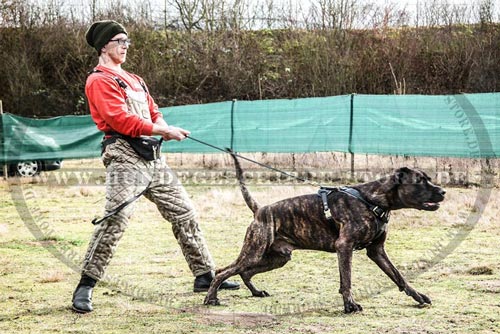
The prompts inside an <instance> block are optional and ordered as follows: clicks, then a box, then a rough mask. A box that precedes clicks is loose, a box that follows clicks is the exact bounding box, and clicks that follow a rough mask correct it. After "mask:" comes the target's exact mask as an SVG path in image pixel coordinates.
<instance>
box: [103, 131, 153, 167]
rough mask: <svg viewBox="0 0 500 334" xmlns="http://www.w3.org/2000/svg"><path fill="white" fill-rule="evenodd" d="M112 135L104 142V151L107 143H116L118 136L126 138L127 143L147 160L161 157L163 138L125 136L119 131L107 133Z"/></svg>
mask: <svg viewBox="0 0 500 334" xmlns="http://www.w3.org/2000/svg"><path fill="white" fill-rule="evenodd" d="M107 135H110V136H112V137H110V138H106V139H105V140H104V141H103V142H102V151H103V152H104V149H105V148H106V145H109V144H111V143H114V142H115V141H116V138H121V139H123V140H125V141H126V142H127V143H129V144H130V146H132V148H133V149H134V151H135V152H136V153H137V154H138V155H140V156H141V157H142V158H144V160H146V161H153V160H156V159H158V158H159V157H160V153H161V142H162V140H161V139H157V138H155V137H136V138H133V137H129V136H124V135H121V134H118V133H110V134H107Z"/></svg>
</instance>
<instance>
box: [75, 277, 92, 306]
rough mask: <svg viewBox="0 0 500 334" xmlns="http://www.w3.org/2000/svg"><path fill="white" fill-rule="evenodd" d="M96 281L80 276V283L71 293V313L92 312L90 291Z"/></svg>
mask: <svg viewBox="0 0 500 334" xmlns="http://www.w3.org/2000/svg"><path fill="white" fill-rule="evenodd" d="M95 284H96V280H94V279H93V278H90V277H88V276H86V275H83V276H82V279H81V280H80V283H79V284H78V286H77V287H76V290H75V292H74V293H73V311H75V312H78V313H89V312H92V310H93V308H92V290H93V289H94V287H95Z"/></svg>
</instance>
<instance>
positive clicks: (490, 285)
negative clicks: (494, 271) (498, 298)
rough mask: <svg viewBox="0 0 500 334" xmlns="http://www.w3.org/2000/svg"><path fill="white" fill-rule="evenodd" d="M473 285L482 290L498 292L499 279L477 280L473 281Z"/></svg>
mask: <svg viewBox="0 0 500 334" xmlns="http://www.w3.org/2000/svg"><path fill="white" fill-rule="evenodd" d="M474 286H475V287H476V288H479V289H480V290H481V291H482V292H490V293H500V280H494V281H479V282H475V283H474Z"/></svg>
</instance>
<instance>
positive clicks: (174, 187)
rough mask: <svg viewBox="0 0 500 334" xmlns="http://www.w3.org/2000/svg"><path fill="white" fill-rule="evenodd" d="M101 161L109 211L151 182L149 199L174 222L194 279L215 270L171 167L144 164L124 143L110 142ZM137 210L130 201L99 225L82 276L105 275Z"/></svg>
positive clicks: (186, 198) (175, 232)
mask: <svg viewBox="0 0 500 334" xmlns="http://www.w3.org/2000/svg"><path fill="white" fill-rule="evenodd" d="M102 158H103V162H104V165H105V166H106V207H105V210H106V213H108V212H111V211H112V210H113V209H114V208H116V207H117V206H119V205H120V204H121V203H123V202H124V201H126V200H128V199H129V198H131V197H133V196H134V195H135V194H137V193H139V192H141V191H142V190H143V189H144V188H145V187H146V186H147V185H148V183H149V181H150V180H151V178H152V180H151V184H150V185H149V189H148V190H147V191H146V193H145V194H144V196H145V197H146V198H147V199H149V200H150V201H152V202H153V203H155V204H156V206H157V208H158V210H159V211H160V213H161V214H162V216H163V217H164V218H165V219H166V220H168V221H169V222H170V223H171V224H172V231H173V233H174V236H175V238H176V239H177V242H178V243H179V245H180V247H181V250H182V253H183V254H184V257H185V258H186V261H187V263H188V265H189V269H190V270H191V272H192V273H193V275H195V276H198V275H202V274H205V273H207V272H209V271H211V270H214V268H215V265H214V263H213V260H212V257H211V255H210V253H209V251H208V248H207V245H206V243H205V240H204V238H203V235H202V233H201V231H200V229H199V227H198V222H197V221H196V219H195V211H194V209H193V206H192V203H191V200H190V199H189V197H188V195H187V193H186V191H185V190H184V187H183V186H182V185H181V184H180V183H179V181H178V180H177V179H176V177H175V175H174V173H172V171H171V170H170V168H169V167H168V166H167V164H166V163H164V162H162V161H160V160H156V161H151V162H148V161H145V160H144V159H142V158H141V157H140V156H138V155H137V153H135V151H134V150H133V149H132V148H131V147H130V145H129V144H128V143H127V142H125V141H124V140H122V139H117V141H116V142H115V143H113V144H109V145H108V146H107V147H106V150H105V152H104V153H103V157H102ZM133 212H134V203H131V204H130V205H128V206H127V207H125V208H124V209H123V210H121V211H120V212H119V213H117V214H115V215H113V216H111V217H109V218H107V219H106V220H104V221H103V222H101V223H100V224H98V225H96V227H95V230H94V233H93V235H92V238H91V240H90V244H89V247H88V250H87V253H86V256H85V260H84V263H83V270H82V273H83V274H86V275H87V276H89V277H92V278H94V279H96V280H100V279H101V278H102V277H103V275H104V272H105V270H106V267H107V265H108V264H109V262H110V261H111V258H112V257H113V254H114V252H115V250H116V247H117V245H118V242H119V241H120V239H121V237H122V235H123V233H124V231H125V229H126V228H127V225H128V219H129V218H130V216H131V215H132V213H133Z"/></svg>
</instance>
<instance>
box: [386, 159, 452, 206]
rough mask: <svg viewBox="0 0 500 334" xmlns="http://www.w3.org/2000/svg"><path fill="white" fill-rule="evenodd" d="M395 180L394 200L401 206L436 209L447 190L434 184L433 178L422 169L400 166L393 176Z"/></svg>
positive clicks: (392, 180) (393, 180) (392, 179)
mask: <svg viewBox="0 0 500 334" xmlns="http://www.w3.org/2000/svg"><path fill="white" fill-rule="evenodd" d="M391 182H394V185H393V186H394V188H393V189H395V190H396V191H395V193H394V196H395V198H394V202H395V203H398V204H399V205H398V206H400V207H401V208H413V209H418V210H426V211H435V210H437V209H439V202H441V201H443V200H444V195H445V193H446V191H445V190H444V189H443V188H441V187H439V186H437V185H435V184H433V183H432V182H431V178H430V177H429V176H428V175H427V174H425V173H424V172H423V171H421V170H417V169H412V168H408V167H403V168H399V169H397V170H396V171H395V173H394V175H393V176H392V177H391Z"/></svg>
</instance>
